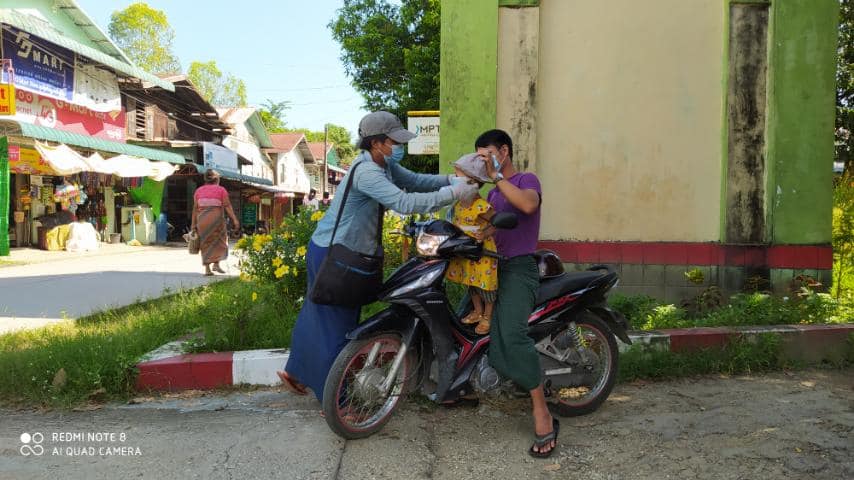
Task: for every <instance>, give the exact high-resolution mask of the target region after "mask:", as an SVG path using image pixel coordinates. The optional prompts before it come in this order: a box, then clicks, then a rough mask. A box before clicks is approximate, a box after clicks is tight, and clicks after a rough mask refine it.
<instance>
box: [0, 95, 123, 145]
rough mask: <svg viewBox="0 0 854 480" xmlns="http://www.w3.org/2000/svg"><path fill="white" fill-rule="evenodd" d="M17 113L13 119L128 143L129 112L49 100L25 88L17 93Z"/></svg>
mask: <svg viewBox="0 0 854 480" xmlns="http://www.w3.org/2000/svg"><path fill="white" fill-rule="evenodd" d="M15 100H16V102H15V103H16V107H17V113H16V114H15V115H13V116H11V117H7V118H10V119H12V120H16V121H19V122H23V123H31V124H35V125H41V126H43V127H49V128H55V129H57V130H63V131H66V132H72V133H79V134H81V135H88V136H90V137H96V138H101V139H104V140H110V141H113V142H124V141H125V139H126V136H125V112H124V110H118V111H114V112H108V113H105V112H95V111H93V110H90V109H88V108H86V107H81V106H80V105H75V104H73V103H69V102H66V101H63V100H57V99H54V98H49V97H45V96H43V95H39V94H37V93H33V92H30V91H27V90H23V89H21V88H17V89H16V91H15Z"/></svg>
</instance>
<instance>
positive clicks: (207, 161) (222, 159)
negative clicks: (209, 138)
mask: <svg viewBox="0 0 854 480" xmlns="http://www.w3.org/2000/svg"><path fill="white" fill-rule="evenodd" d="M202 153H203V155H204V165H205V170H210V169H214V170H217V171H219V172H230V173H234V174H240V168H238V167H237V153H236V152H235V151H233V150H229V149H228V148H225V147H221V146H219V145H217V144H215V143H210V142H202Z"/></svg>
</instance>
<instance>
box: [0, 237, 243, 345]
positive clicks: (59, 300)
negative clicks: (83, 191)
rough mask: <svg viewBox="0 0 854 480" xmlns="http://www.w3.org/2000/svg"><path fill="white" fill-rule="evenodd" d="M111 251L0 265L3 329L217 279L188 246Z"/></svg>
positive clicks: (39, 323) (34, 324)
mask: <svg viewBox="0 0 854 480" xmlns="http://www.w3.org/2000/svg"><path fill="white" fill-rule="evenodd" d="M45 253H46V254H47V252H45ZM61 253H66V252H61ZM105 253H106V252H105ZM108 253H109V254H77V255H73V256H72V255H65V256H55V257H54V258H53V259H51V261H42V262H40V263H32V264H27V265H14V266H7V267H3V268H0V333H3V332H4V331H10V330H15V329H19V328H35V327H39V326H42V325H45V324H49V323H55V322H59V321H62V320H63V319H64V318H70V319H73V318H77V317H80V316H83V315H87V314H89V313H92V312H94V311H97V310H102V309H104V308H108V307H114V306H121V305H128V304H130V303H133V302H134V301H136V300H139V299H146V298H156V297H159V296H161V295H162V294H163V292H164V290H166V289H169V290H172V291H174V290H176V289H181V288H192V287H196V286H199V285H202V284H204V283H207V282H210V281H212V280H213V278H212V277H204V276H203V275H202V274H201V273H202V271H203V267H202V265H201V260H200V257H199V256H198V255H189V254H187V251H186V249H182V248H169V247H144V248H140V249H139V250H129V251H124V252H108ZM234 262H235V259H234V257H230V258H229V263H230V264H231V266H230V268H228V269H227V271H228V272H230V273H229V274H230V275H235V274H236V273H237V268H235V267H234ZM214 278H215V277H214Z"/></svg>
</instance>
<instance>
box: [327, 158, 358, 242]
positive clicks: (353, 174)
mask: <svg viewBox="0 0 854 480" xmlns="http://www.w3.org/2000/svg"><path fill="white" fill-rule="evenodd" d="M362 163H363V162H357V163H356V164H355V165H353V166H352V167H350V173H349V175H350V176H349V177H348V178H347V186H346V187H344V196H343V197H342V198H341V207H339V208H338V217H337V218H335V228H333V229H332V238H331V239H329V246H330V247H331V246H332V245H333V244H334V243H335V232H337V231H338V224H339V223H341V215H342V214H343V213H344V207H346V206H347V195H349V194H350V187H352V186H353V178H355V177H356V169H357V168H358V167H359V165H361V164H362Z"/></svg>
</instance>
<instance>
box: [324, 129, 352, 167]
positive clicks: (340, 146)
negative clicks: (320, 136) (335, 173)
mask: <svg viewBox="0 0 854 480" xmlns="http://www.w3.org/2000/svg"><path fill="white" fill-rule="evenodd" d="M326 131H327V132H328V134H329V139H328V140H329V142H330V143H332V144H334V145H335V153H337V154H338V160H339V161H340V163H341V166H342V167H344V166H348V165H350V163H352V162H353V159H354V158H356V146H355V145H353V140H352V139H351V138H350V131H349V130H347V129H346V128H344V127H342V126H339V125H332V124H329V125H327V127H326Z"/></svg>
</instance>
